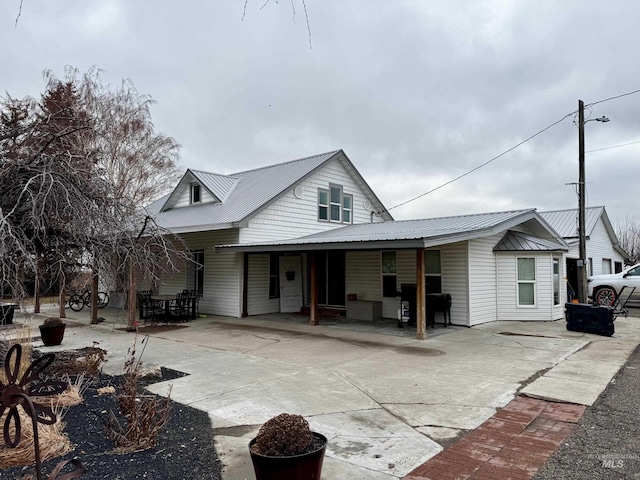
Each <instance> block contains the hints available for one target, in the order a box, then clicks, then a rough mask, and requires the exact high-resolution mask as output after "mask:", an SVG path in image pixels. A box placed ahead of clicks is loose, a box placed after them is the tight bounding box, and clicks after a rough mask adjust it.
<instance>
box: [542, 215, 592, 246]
mask: <svg viewBox="0 0 640 480" xmlns="http://www.w3.org/2000/svg"><path fill="white" fill-rule="evenodd" d="M603 211H604V207H589V208H587V209H586V210H585V217H584V225H585V234H586V235H587V236H589V235H591V232H593V229H594V228H595V226H596V223H598V219H599V218H600V216H601V215H602V212H603ZM538 213H539V214H540V216H541V217H542V218H544V219H545V220H546V222H547V223H548V224H549V225H551V228H553V229H554V230H555V231H556V232H558V233H559V234H560V235H561V236H562V238H564V239H576V240H577V239H578V209H577V208H574V209H569V210H554V211H551V212H538Z"/></svg>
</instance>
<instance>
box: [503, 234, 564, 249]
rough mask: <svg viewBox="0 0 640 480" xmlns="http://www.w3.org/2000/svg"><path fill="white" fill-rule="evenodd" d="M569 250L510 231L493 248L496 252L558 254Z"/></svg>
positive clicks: (547, 241)
mask: <svg viewBox="0 0 640 480" xmlns="http://www.w3.org/2000/svg"><path fill="white" fill-rule="evenodd" d="M567 250H568V248H567V246H566V245H560V244H559V243H555V242H551V241H549V240H545V239H543V238H537V237H532V236H530V235H525V234H524V233H521V232H514V231H512V230H509V231H508V232H507V233H506V234H505V236H504V237H502V240H500V241H499V242H498V243H497V244H496V246H495V247H493V251H494V252H557V251H567Z"/></svg>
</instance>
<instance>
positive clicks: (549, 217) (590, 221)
mask: <svg viewBox="0 0 640 480" xmlns="http://www.w3.org/2000/svg"><path fill="white" fill-rule="evenodd" d="M540 216H541V217H542V218H544V219H545V220H546V221H547V222H548V223H549V225H551V227H552V228H553V229H554V230H555V231H556V232H558V233H559V234H560V235H562V237H563V238H564V239H565V241H566V242H567V243H568V244H569V245H573V244H576V243H578V241H579V236H578V209H577V208H573V209H568V210H554V211H550V212H540ZM598 219H602V223H603V224H604V228H605V230H606V231H607V235H609V239H610V240H611V244H612V245H613V248H614V249H615V251H616V252H618V253H619V254H620V255H622V256H623V257H624V258H626V259H628V258H629V255H628V254H627V252H625V251H624V250H623V249H622V247H620V243H619V242H618V236H617V235H616V232H615V230H614V229H613V225H611V221H610V220H609V215H607V210H606V209H605V208H604V207H603V206H600V207H589V208H586V209H585V217H584V224H585V225H584V226H585V228H584V230H585V236H586V237H587V238H589V237H590V236H591V234H592V233H593V229H594V228H595V226H596V224H597V223H598Z"/></svg>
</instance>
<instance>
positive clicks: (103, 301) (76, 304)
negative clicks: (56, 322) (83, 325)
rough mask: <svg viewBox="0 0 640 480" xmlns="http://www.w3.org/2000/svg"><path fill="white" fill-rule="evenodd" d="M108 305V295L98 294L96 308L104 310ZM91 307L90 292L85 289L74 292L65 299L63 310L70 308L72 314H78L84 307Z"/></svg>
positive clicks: (104, 293)
mask: <svg viewBox="0 0 640 480" xmlns="http://www.w3.org/2000/svg"><path fill="white" fill-rule="evenodd" d="M108 304H109V295H107V293H106V292H98V308H104V307H106V306H107V305H108ZM89 305H91V290H90V289H89V288H85V289H83V290H82V291H80V292H74V293H73V294H71V296H70V297H69V298H68V299H67V301H66V303H65V308H70V309H71V310H73V311H74V312H79V311H80V310H82V309H83V308H84V307H85V306H89Z"/></svg>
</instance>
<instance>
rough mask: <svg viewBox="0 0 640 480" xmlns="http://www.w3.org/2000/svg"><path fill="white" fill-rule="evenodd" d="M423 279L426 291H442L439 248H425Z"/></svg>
mask: <svg viewBox="0 0 640 480" xmlns="http://www.w3.org/2000/svg"><path fill="white" fill-rule="evenodd" d="M424 273H425V275H424V281H425V292H426V293H442V266H441V263H440V250H425V252H424Z"/></svg>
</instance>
